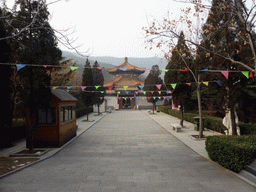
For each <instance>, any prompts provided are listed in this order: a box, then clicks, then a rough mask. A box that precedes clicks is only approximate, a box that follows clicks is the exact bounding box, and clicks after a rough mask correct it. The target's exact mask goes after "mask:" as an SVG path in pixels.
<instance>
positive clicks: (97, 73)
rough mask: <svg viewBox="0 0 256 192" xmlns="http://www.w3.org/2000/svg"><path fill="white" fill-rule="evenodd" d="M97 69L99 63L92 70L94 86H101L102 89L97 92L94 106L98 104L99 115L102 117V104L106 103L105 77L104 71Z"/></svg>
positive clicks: (95, 63)
mask: <svg viewBox="0 0 256 192" xmlns="http://www.w3.org/2000/svg"><path fill="white" fill-rule="evenodd" d="M97 67H99V64H98V62H97V61H95V62H94V64H93V69H92V76H93V83H94V85H96V86H100V87H99V88H98V89H97V90H96V92H95V100H94V104H97V106H98V115H100V104H102V103H103V101H104V95H105V94H104V93H105V89H104V88H103V83H104V77H103V74H102V71H101V70H100V69H97ZM102 92H103V93H102Z"/></svg>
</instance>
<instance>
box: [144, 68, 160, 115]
mask: <svg viewBox="0 0 256 192" xmlns="http://www.w3.org/2000/svg"><path fill="white" fill-rule="evenodd" d="M160 74H161V71H160V70H159V66H158V65H153V66H152V68H151V70H150V72H149V74H148V76H147V78H146V79H145V86H144V88H143V90H144V91H146V96H147V100H148V102H150V103H152V104H153V113H154V110H156V102H157V101H158V100H159V97H160V96H161V95H162V93H160V94H159V93H158V91H162V90H164V87H163V86H161V88H160V89H158V88H157V87H156V85H163V80H162V79H161V77H160ZM161 99H162V98H161Z"/></svg>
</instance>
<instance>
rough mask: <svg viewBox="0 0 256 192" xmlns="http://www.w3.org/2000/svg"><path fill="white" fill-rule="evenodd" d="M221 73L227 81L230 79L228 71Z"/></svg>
mask: <svg viewBox="0 0 256 192" xmlns="http://www.w3.org/2000/svg"><path fill="white" fill-rule="evenodd" d="M221 73H222V74H223V75H224V76H225V77H226V79H228V73H229V72H228V71H221Z"/></svg>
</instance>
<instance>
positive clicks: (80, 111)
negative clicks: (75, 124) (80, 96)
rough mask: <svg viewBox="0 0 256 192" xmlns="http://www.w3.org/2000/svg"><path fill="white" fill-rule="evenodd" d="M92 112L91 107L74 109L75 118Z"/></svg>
mask: <svg viewBox="0 0 256 192" xmlns="http://www.w3.org/2000/svg"><path fill="white" fill-rule="evenodd" d="M91 112H93V106H90V107H88V108H86V107H82V108H77V109H76V118H79V117H82V116H84V115H86V114H87V113H91Z"/></svg>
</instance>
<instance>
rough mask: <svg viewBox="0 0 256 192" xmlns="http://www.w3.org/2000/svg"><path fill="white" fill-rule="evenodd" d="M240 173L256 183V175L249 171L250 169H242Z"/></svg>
mask: <svg viewBox="0 0 256 192" xmlns="http://www.w3.org/2000/svg"><path fill="white" fill-rule="evenodd" d="M239 175H241V176H243V177H244V178H246V179H248V180H250V181H251V182H253V183H256V176H255V175H253V174H251V173H249V172H248V171H245V170H242V171H241V172H240V173H239Z"/></svg>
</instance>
